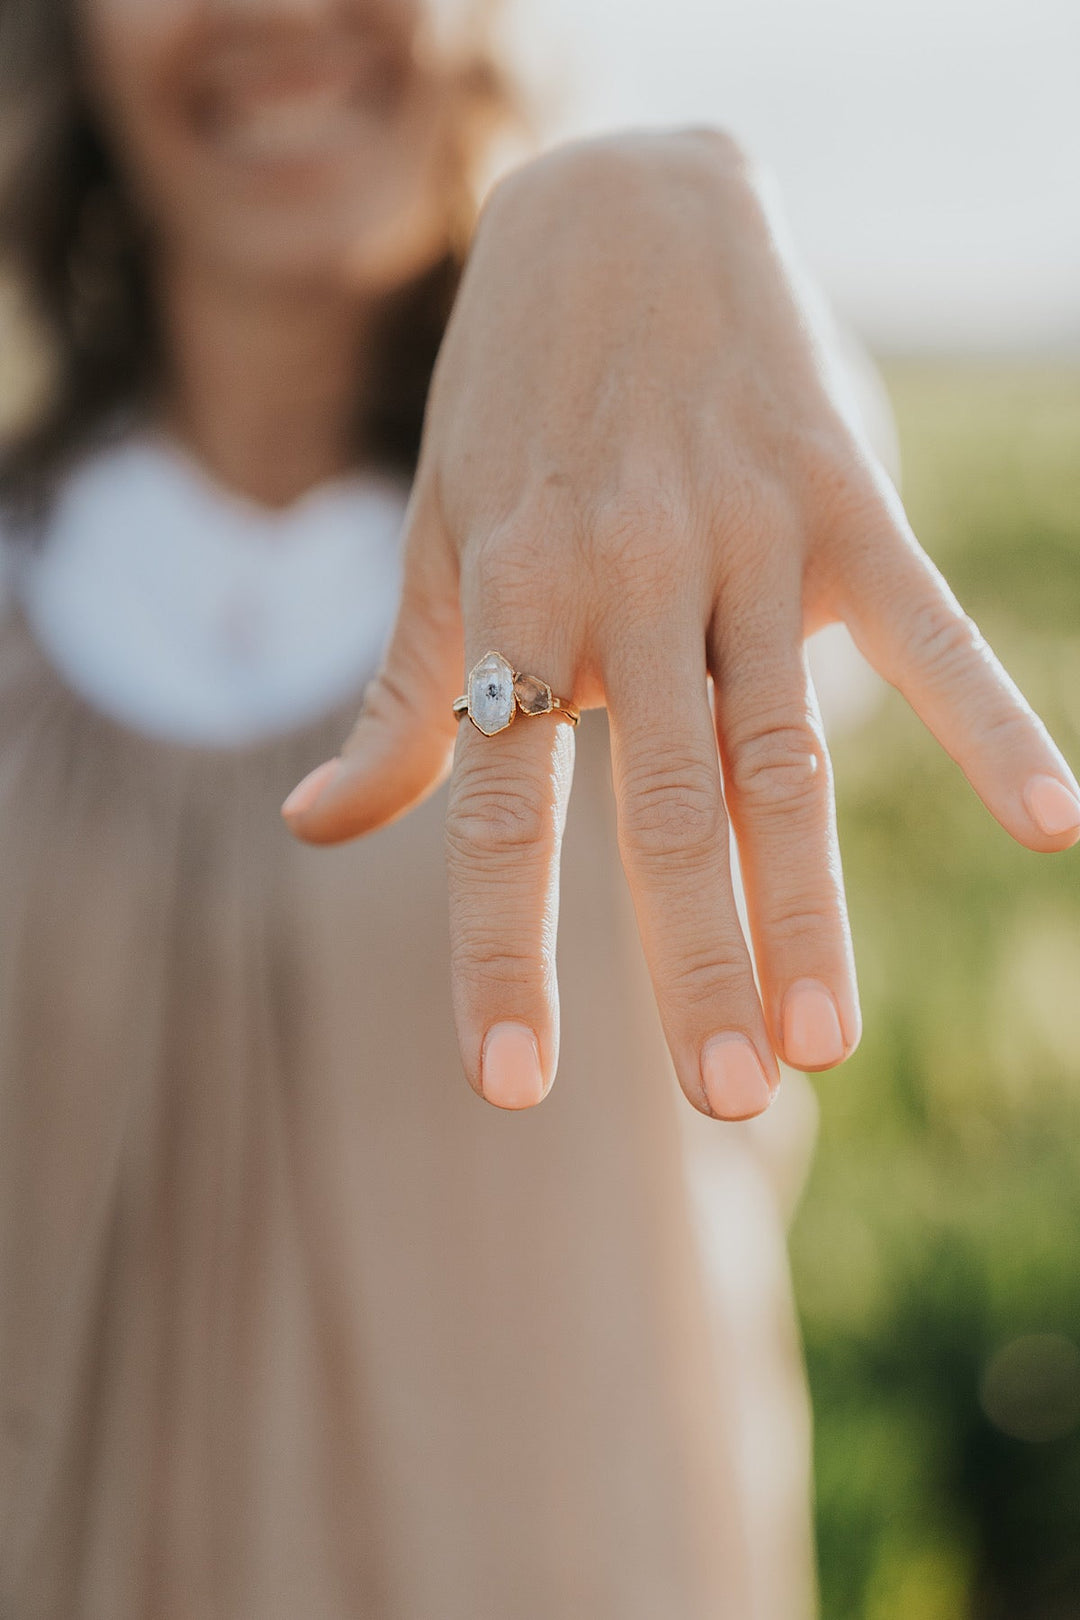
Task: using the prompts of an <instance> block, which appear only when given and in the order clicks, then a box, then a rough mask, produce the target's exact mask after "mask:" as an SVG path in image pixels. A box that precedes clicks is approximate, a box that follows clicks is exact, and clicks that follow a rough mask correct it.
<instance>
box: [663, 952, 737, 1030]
mask: <svg viewBox="0 0 1080 1620" xmlns="http://www.w3.org/2000/svg"><path fill="white" fill-rule="evenodd" d="M666 993H667V998H668V999H669V1000H670V1002H671V1003H672V1005H673V1006H674V1007H676V1008H677V1009H678V1010H679V1011H681V1012H684V1013H690V1014H693V1013H696V1012H699V1011H708V1010H713V1011H714V1012H715V1015H716V1018H717V1020H718V1022H720V1023H724V1022H727V1021H728V1020H729V1019H732V1018H736V1019H737V1014H738V1011H739V1009H740V1008H742V1007H744V1006H745V1005H746V1003H747V1001H748V999H749V997H750V994H751V986H750V978H749V974H748V971H747V968H746V964H745V963H744V962H743V961H742V960H740V957H739V955H738V954H737V953H736V952H735V951H734V950H731V949H730V948H729V949H727V950H720V951H716V950H714V951H711V952H710V951H707V950H701V949H698V950H694V951H690V952H688V953H684V954H683V955H682V956H681V957H680V958H679V960H678V961H677V962H676V963H675V965H674V967H673V968H672V970H671V972H670V973H669V975H668V980H667V985H666Z"/></svg>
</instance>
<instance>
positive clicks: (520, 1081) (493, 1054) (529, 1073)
mask: <svg viewBox="0 0 1080 1620" xmlns="http://www.w3.org/2000/svg"><path fill="white" fill-rule="evenodd" d="M480 1086H481V1090H482V1091H483V1093H484V1097H485V1098H486V1100H487V1101H488V1102H489V1103H494V1104H495V1107H496V1108H534V1107H535V1106H536V1104H537V1103H538V1102H541V1101H542V1100H543V1096H544V1071H543V1069H542V1068H541V1066H540V1046H539V1043H538V1042H537V1039H536V1036H535V1035H534V1034H533V1032H532V1030H531V1029H529V1028H528V1027H527V1026H526V1025H525V1024H512V1023H506V1024H493V1025H492V1027H491V1028H490V1029H489V1030H488V1032H487V1035H486V1037H485V1039H484V1051H483V1056H482V1058H481V1066H480Z"/></svg>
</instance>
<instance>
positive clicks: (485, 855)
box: [445, 773, 552, 874]
mask: <svg viewBox="0 0 1080 1620" xmlns="http://www.w3.org/2000/svg"><path fill="white" fill-rule="evenodd" d="M551 833H552V811H551V807H550V805H549V804H547V803H546V802H545V800H544V798H543V795H542V793H541V791H540V789H539V788H537V787H533V786H531V785H530V784H529V783H527V782H524V781H523V782H520V783H516V784H512V785H508V784H507V783H506V782H505V781H504V780H503V781H500V782H499V783H498V785H495V784H492V783H489V782H488V780H487V778H486V773H485V775H484V776H482V777H479V778H475V777H474V778H473V779H472V780H470V781H468V782H466V783H465V784H464V785H462V786H460V787H459V789H458V791H457V793H456V794H455V795H454V798H453V801H452V803H451V805H450V807H449V809H448V811H447V816H446V832H445V842H446V851H447V857H448V860H449V863H450V867H451V871H464V872H468V873H470V874H472V873H476V872H477V871H479V870H482V869H483V868H485V867H490V868H493V869H496V870H498V869H501V868H502V867H504V866H505V865H506V864H507V862H508V861H510V862H513V861H517V860H520V859H521V858H522V857H523V856H527V855H530V854H532V855H536V854H538V853H544V852H546V851H547V849H548V846H549V844H550V840H551Z"/></svg>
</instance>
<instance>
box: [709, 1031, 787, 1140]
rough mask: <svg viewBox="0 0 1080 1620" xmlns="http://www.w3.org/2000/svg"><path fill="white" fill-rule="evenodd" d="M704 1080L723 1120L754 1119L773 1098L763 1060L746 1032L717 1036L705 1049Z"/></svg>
mask: <svg viewBox="0 0 1080 1620" xmlns="http://www.w3.org/2000/svg"><path fill="white" fill-rule="evenodd" d="M701 1081H702V1084H703V1086H704V1087H705V1095H706V1097H707V1098H708V1102H709V1107H710V1108H711V1109H712V1111H713V1113H714V1114H715V1115H716V1116H717V1118H719V1119H752V1118H753V1116H754V1115H755V1114H763V1113H764V1112H765V1110H766V1108H768V1106H769V1104H770V1103H771V1102H772V1100H773V1096H774V1092H773V1089H772V1087H771V1086H770V1085H769V1081H768V1078H767V1076H766V1074H765V1070H764V1069H763V1068H762V1065H761V1059H760V1058H759V1057H758V1055H757V1053H756V1052H755V1050H754V1048H753V1047H752V1046H751V1044H750V1042H749V1041H748V1040H747V1039H746V1036H745V1035H735V1034H724V1035H713V1036H712V1037H711V1038H710V1039H709V1040H707V1041H706V1042H705V1045H704V1047H703V1048H702V1052H701Z"/></svg>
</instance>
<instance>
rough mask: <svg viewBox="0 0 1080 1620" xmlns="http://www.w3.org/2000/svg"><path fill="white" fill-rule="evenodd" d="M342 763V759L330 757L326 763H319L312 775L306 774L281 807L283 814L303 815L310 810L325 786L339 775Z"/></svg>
mask: <svg viewBox="0 0 1080 1620" xmlns="http://www.w3.org/2000/svg"><path fill="white" fill-rule="evenodd" d="M340 763H341V761H340V760H337V759H328V760H327V761H326V764H325V765H317V766H316V767H315V769H314V770H313V771H312V773H311V775H310V776H305V777H304V780H303V781H302V782H299V783H298V784H297V785H296V787H294V788H293V790H292V792H291V793H290V794H289V797H288V798H287V799H286V800H285V803H284V804H283V805H282V807H281V813H282V815H283V816H302V815H303V814H304V812H305V811H306V810H310V809H311V807H312V805H313V804H314V803H315V801H316V799H318V797H319V795H320V794H321V792H322V790H323V788H325V787H326V786H328V784H329V783H330V782H331V781H332V780H333V778H334V777H335V776H336V775H337V773H338V766H339V765H340Z"/></svg>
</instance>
